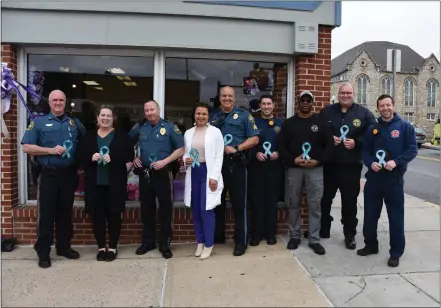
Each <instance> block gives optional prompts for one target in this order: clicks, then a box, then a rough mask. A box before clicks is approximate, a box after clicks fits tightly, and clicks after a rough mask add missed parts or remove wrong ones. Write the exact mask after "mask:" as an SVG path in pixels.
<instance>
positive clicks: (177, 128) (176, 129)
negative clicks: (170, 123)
mask: <svg viewBox="0 0 441 308" xmlns="http://www.w3.org/2000/svg"><path fill="white" fill-rule="evenodd" d="M174 129H175V133H176V134H180V133H181V130H180V129H179V127H178V126H177V125H176V124H175V127H174ZM164 131H165V130H164Z"/></svg>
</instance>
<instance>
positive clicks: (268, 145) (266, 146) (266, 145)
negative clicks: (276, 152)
mask: <svg viewBox="0 0 441 308" xmlns="http://www.w3.org/2000/svg"><path fill="white" fill-rule="evenodd" d="M262 147H263V149H264V150H265V153H263V154H264V155H265V156H270V155H271V142H269V141H265V142H264V143H263V145H262Z"/></svg>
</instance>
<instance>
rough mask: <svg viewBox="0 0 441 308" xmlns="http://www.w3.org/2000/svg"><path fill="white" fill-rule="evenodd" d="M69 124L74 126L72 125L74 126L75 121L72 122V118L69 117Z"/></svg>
mask: <svg viewBox="0 0 441 308" xmlns="http://www.w3.org/2000/svg"><path fill="white" fill-rule="evenodd" d="M69 124H70V126H72V127H74V126H75V122H74V120H72V119H70V120H69Z"/></svg>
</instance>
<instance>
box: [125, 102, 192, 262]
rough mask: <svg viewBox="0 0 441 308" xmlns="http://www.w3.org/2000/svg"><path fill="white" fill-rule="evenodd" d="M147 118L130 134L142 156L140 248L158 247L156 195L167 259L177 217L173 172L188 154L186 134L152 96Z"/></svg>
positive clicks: (139, 160)
mask: <svg viewBox="0 0 441 308" xmlns="http://www.w3.org/2000/svg"><path fill="white" fill-rule="evenodd" d="M144 114H145V117H146V119H147V121H143V122H142V123H138V124H136V125H135V126H134V127H133V128H132V130H131V131H130V133H129V135H130V136H131V137H132V138H133V139H134V140H135V141H136V142H138V143H139V147H140V152H141V156H140V157H137V158H135V161H134V164H135V166H136V169H135V170H136V173H137V174H138V176H139V192H140V199H141V212H142V222H143V225H144V229H143V232H142V244H141V246H140V247H139V248H138V249H137V250H136V254H137V255H143V254H145V253H147V252H148V251H150V250H153V249H155V248H156V241H155V233H156V198H158V202H159V219H160V221H161V233H160V239H159V251H160V252H161V253H162V256H163V257H164V258H166V259H168V258H171V257H172V256H173V254H172V252H171V250H170V242H171V238H172V218H173V196H172V185H173V176H172V168H171V164H172V163H173V162H174V161H176V160H177V159H178V158H179V157H181V156H182V155H183V154H184V138H183V136H182V134H181V131H180V130H179V128H178V126H177V125H175V124H173V123H171V122H169V121H166V120H164V119H162V118H161V117H160V114H159V105H158V103H157V102H156V101H154V100H151V101H148V102H146V103H145V104H144Z"/></svg>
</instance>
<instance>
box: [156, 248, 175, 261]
mask: <svg viewBox="0 0 441 308" xmlns="http://www.w3.org/2000/svg"><path fill="white" fill-rule="evenodd" d="M159 251H160V252H161V254H162V257H163V258H164V259H170V258H171V257H173V254H172V252H171V249H170V246H169V245H161V246H160V247H159Z"/></svg>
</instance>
